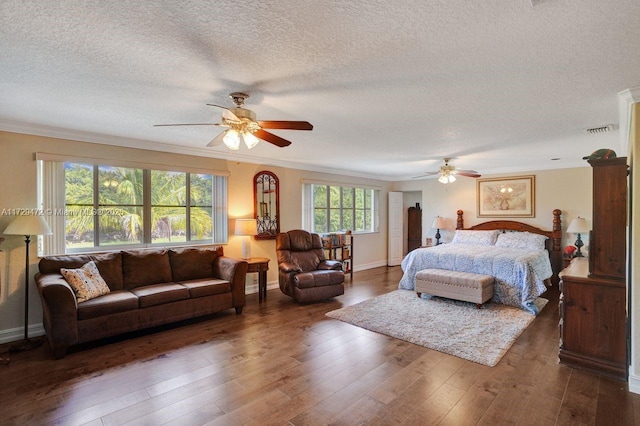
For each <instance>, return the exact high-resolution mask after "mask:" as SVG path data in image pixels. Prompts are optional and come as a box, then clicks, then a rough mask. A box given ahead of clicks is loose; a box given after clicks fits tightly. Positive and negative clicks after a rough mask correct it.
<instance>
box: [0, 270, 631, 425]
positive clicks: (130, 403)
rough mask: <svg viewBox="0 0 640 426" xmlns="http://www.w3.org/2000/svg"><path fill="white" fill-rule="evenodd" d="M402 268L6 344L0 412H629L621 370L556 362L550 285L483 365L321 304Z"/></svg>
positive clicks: (556, 415) (469, 420) (358, 294)
mask: <svg viewBox="0 0 640 426" xmlns="http://www.w3.org/2000/svg"><path fill="white" fill-rule="evenodd" d="M400 274H401V271H400V268H398V267H396V268H376V269H372V270H369V271H363V272H359V273H356V274H355V275H354V282H353V284H350V283H347V290H346V293H345V295H344V296H341V297H338V298H336V299H334V300H333V301H329V302H324V303H317V304H312V305H306V306H301V305H298V304H296V303H294V302H293V301H292V300H290V299H289V298H287V297H286V296H284V295H282V294H281V293H280V292H279V290H270V291H269V294H268V300H267V301H266V302H263V303H261V304H259V303H258V300H257V295H250V296H248V301H247V306H246V307H245V311H244V314H243V315H235V313H234V312H233V310H230V311H229V312H225V313H222V314H219V315H216V316H214V317H213V318H208V319H206V320H204V321H199V322H191V323H188V324H186V325H182V326H180V327H174V328H167V329H163V330H159V331H156V332H154V333H150V334H145V335H138V336H133V337H131V338H129V339H126V340H120V341H115V342H111V343H108V344H103V345H101V346H93V347H88V348H84V349H83V350H81V351H75V352H73V353H71V354H69V355H67V357H66V358H64V359H62V360H58V361H56V360H53V358H52V355H51V352H50V350H49V348H48V347H47V345H46V344H45V345H44V346H42V347H40V348H37V349H35V350H33V351H31V352H25V353H19V354H14V355H13V357H12V360H11V364H10V365H8V366H1V365H0V383H1V384H2V386H1V387H0V407H1V408H0V424H3V425H4V424H15V425H27V424H28V425H32V424H63V425H72V424H90V425H121V424H129V423H131V424H145V425H159V424H165V423H168V424H176V425H200V424H208V425H213V424H225V425H244V424H246V425H266V424H276V425H282V424H285V425H286V424H293V425H324V424H335V425H360V424H373V425H396V424H403V425H404V424H415V425H425V424H444V425H467V424H484V425H503V424H517V425H553V424H558V425H565V424H603V425H623V424H629V425H631V424H634V423H639V422H640V395H635V394H631V393H629V392H628V391H627V384H626V383H624V382H619V381H615V380H611V379H607V378H603V377H599V376H597V375H592V374H589V373H585V372H583V371H579V370H574V369H571V368H569V367H566V366H564V365H561V364H558V331H557V324H558V313H557V308H556V307H557V299H558V295H557V290H554V291H550V292H548V295H547V297H548V298H549V299H550V303H549V304H548V305H547V307H546V308H545V309H544V310H543V311H542V312H541V314H540V315H539V316H538V317H537V318H536V319H535V321H533V323H532V324H531V325H530V326H529V328H528V329H527V330H526V331H525V332H524V333H523V334H522V335H521V336H520V338H519V339H518V340H517V341H516V342H515V344H514V345H513V346H512V347H511V349H510V350H509V352H508V353H507V354H506V355H505V357H504V358H503V359H502V360H501V361H500V363H499V364H498V365H497V366H495V367H493V368H489V367H486V366H483V365H479V364H475V363H473V362H470V361H465V360H463V359H460V358H456V357H454V356H450V355H445V354H442V353H440V352H436V351H433V350H429V349H426V348H423V347H420V346H416V345H413V344H410V343H406V342H403V341H401V340H396V339H393V338H390V337H386V336H383V335H380V334H376V333H373V332H370V331H367V330H364V329H361V328H358V327H355V326H352V325H349V324H345V323H342V322H340V321H337V320H334V319H330V318H328V317H326V316H325V315H324V314H325V313H326V312H328V311H330V310H333V309H337V308H340V307H342V306H345V305H351V304H354V303H357V302H359V301H362V300H365V299H368V298H370V297H372V296H376V295H379V294H382V293H386V292H389V291H392V290H394V289H396V287H397V283H398V281H399V279H400ZM347 281H348V280H347ZM425 326H426V327H428V326H433V325H431V324H425ZM435 326H437V324H435ZM479 338H481V336H479Z"/></svg>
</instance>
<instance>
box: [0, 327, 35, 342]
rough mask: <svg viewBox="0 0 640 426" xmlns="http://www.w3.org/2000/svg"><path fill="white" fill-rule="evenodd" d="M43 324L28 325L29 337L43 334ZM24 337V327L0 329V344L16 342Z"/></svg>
mask: <svg viewBox="0 0 640 426" xmlns="http://www.w3.org/2000/svg"><path fill="white" fill-rule="evenodd" d="M43 335H44V326H43V325H42V324H35V325H34V324H32V325H30V326H29V337H35V336H43ZM22 339H24V327H18V328H10V329H8V330H1V331H0V344H3V343H9V342H18V341H20V340H22Z"/></svg>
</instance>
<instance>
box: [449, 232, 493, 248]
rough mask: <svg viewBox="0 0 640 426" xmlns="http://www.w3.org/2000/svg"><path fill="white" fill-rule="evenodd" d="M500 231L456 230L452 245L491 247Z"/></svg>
mask: <svg viewBox="0 0 640 426" xmlns="http://www.w3.org/2000/svg"><path fill="white" fill-rule="evenodd" d="M499 232H500V231H470V230H464V229H458V230H457V231H456V233H455V235H454V236H453V240H452V241H451V243H453V244H472V245H475V246H492V245H494V244H495V243H496V238H497V237H498V233H499Z"/></svg>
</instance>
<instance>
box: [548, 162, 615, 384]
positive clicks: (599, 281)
mask: <svg viewBox="0 0 640 426" xmlns="http://www.w3.org/2000/svg"><path fill="white" fill-rule="evenodd" d="M626 160H627V159H626V158H625V157H623V158H614V159H608V160H590V161H589V163H590V164H591V166H592V168H593V224H592V230H591V233H590V236H589V258H588V259H586V258H575V259H574V260H572V261H571V263H570V264H569V266H568V267H567V268H565V269H564V270H563V271H562V272H561V273H560V278H561V282H560V290H561V295H560V356H559V357H560V361H561V362H562V363H565V364H568V365H571V366H574V367H579V368H584V369H588V370H591V371H595V372H598V373H601V374H605V375H607V376H611V377H615V378H618V379H622V380H626V379H627V327H626V321H627V312H626V263H627V259H626V256H627V255H626V253H627V237H626V227H627V175H628V167H627V161H626Z"/></svg>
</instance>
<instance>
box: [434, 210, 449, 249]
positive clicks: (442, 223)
mask: <svg viewBox="0 0 640 426" xmlns="http://www.w3.org/2000/svg"><path fill="white" fill-rule="evenodd" d="M431 227H432V228H436V235H435V236H436V245H437V246H438V245H440V230H441V229H444V228H446V227H447V221H446V219H445V218H444V217H440V216H436V218H435V219H433V224H431Z"/></svg>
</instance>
